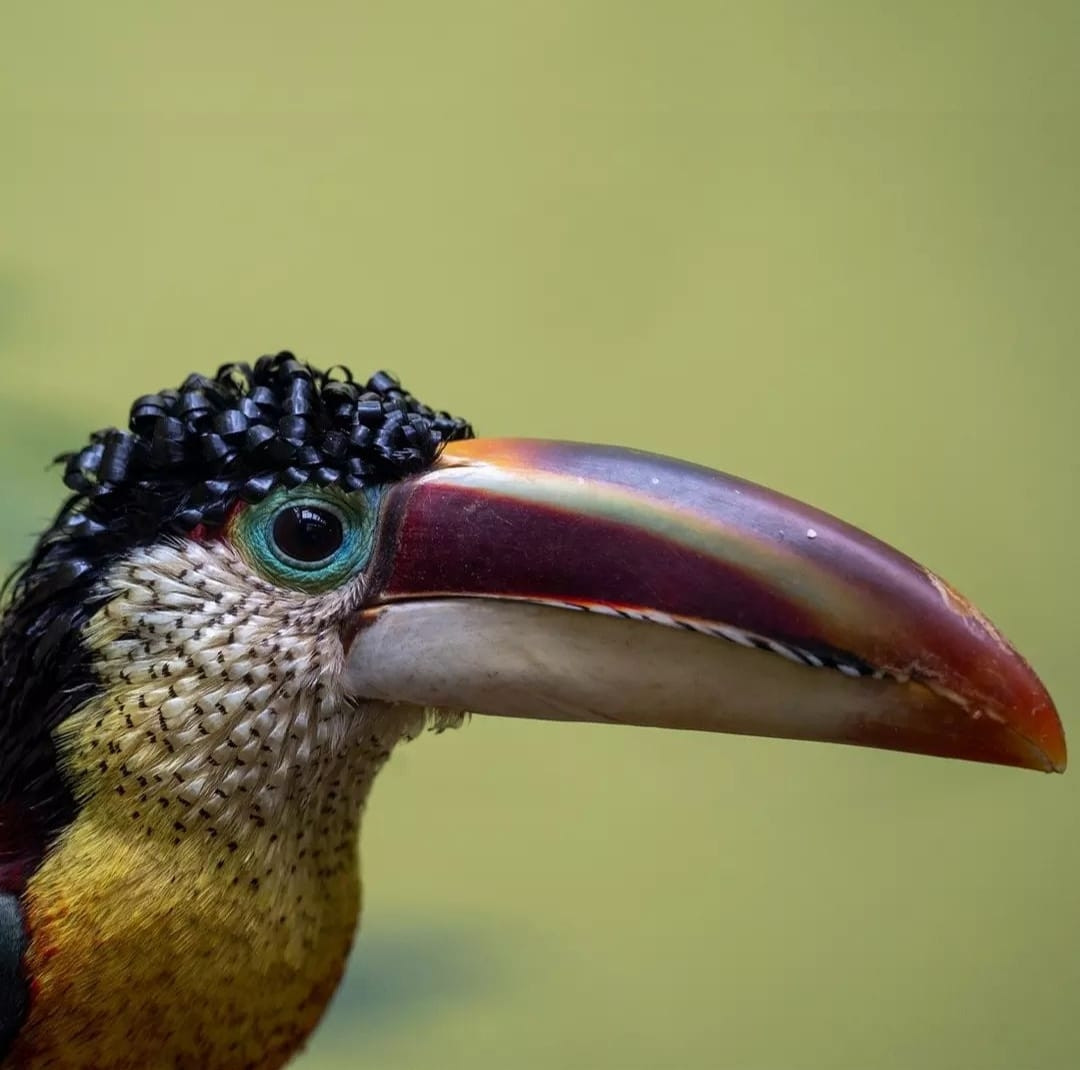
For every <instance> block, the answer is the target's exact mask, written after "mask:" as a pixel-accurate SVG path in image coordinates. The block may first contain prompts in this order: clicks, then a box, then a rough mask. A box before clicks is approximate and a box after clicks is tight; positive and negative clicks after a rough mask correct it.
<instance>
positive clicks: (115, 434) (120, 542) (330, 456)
mask: <svg viewBox="0 0 1080 1070" xmlns="http://www.w3.org/2000/svg"><path fill="white" fill-rule="evenodd" d="M471 436H472V429H471V428H470V426H469V425H468V424H467V423H466V422H464V421H463V420H457V419H454V418H453V417H451V416H448V415H447V414H446V413H443V412H435V411H434V410H432V409H430V408H428V407H427V406H426V405H423V404H421V403H420V402H419V401H417V400H416V399H415V398H414V397H412V396H411V395H410V394H408V393H407V392H406V391H405V390H403V389H402V388H401V385H400V384H399V383H398V382H397V380H396V379H394V378H393V376H391V375H388V374H387V373H386V372H379V373H377V374H376V375H374V376H372V378H371V379H369V380H368V381H367V383H366V384H364V385H361V384H360V383H358V382H356V381H354V380H353V378H352V375H351V374H350V373H349V372H348V371H347V370H346V369H343V368H338V369H331V370H330V371H329V372H320V371H316V370H315V369H314V368H312V367H310V366H309V365H307V364H304V363H302V362H301V361H299V360H297V359H296V358H295V357H294V356H293V355H292V354H291V353H278V354H277V355H275V356H266V357H262V358H261V359H260V360H258V361H257V362H256V363H255V365H254V366H253V367H252V366H251V365H248V364H227V365H225V366H224V367H222V368H221V369H220V370H219V371H218V373H217V375H215V376H213V377H212V378H210V377H207V376H203V375H192V376H189V377H188V379H187V380H185V382H184V383H183V384H182V385H181V386H180V388H179V389H177V390H163V391H162V392H161V393H158V394H153V395H149V396H147V397H142V398H139V400H138V401H136V402H135V404H134V405H133V406H132V409H131V419H130V422H129V426H128V429H127V430H126V431H125V430H119V429H116V428H110V429H107V430H103V431H98V432H96V433H94V434H93V435H91V436H90V442H89V444H88V445H86V446H85V447H83V448H82V449H81V450H79V451H77V452H75V453H70V454H65V455H64V456H62V457H61V458H59V460H60V462H61V463H63V464H64V466H65V467H64V482H65V484H66V485H67V487H68V488H69V490H70V491H71V492H72V493H71V496H70V497H69V498H68V500H67V502H66V503H65V504H64V506H63V507H62V508H61V510H60V512H59V513H58V515H57V517H56V519H55V521H54V522H53V525H52V526H51V527H50V528H49V530H48V531H46V532H45V533H44V534H43V535H42V536H41V538H40V539H39V540H38V543H37V545H36V547H35V548H34V551H33V553H32V555H31V557H30V560H29V561H28V562H27V563H26V564H25V565H23V566H22V568H21V569H19V570H18V571H17V572H16V573H15V575H14V576H13V577H12V578H11V580H10V581H9V594H10V600H9V604H8V606H7V609H6V611H5V613H4V616H3V619H2V620H0V877H2V864H3V853H4V844H5V839H6V837H5V834H4V827H3V826H4V822H5V816H4V815H5V812H6V810H5V808H7V810H10V809H11V806H12V805H13V804H15V803H18V804H19V809H20V810H21V811H22V816H20V817H19V820H20V821H24V819H25V817H26V815H27V814H28V813H32V814H36V815H37V817H38V818H39V819H40V823H41V824H42V825H43V827H44V828H45V829H46V830H47V829H48V828H50V827H52V828H55V827H56V826H57V824H62V823H63V821H64V818H65V813H64V811H66V810H68V809H70V798H69V797H68V796H67V794H66V792H64V791H63V790H62V788H61V787H60V786H59V784H58V778H57V773H56V769H55V756H54V754H53V750H52V743H51V736H50V733H51V731H52V729H53V728H55V727H56V725H58V724H60V723H61V722H63V721H64V720H65V719H66V718H67V717H68V716H69V715H70V714H71V713H73V712H74V711H75V710H76V709H77V708H78V707H79V706H80V705H82V704H83V703H84V702H85V701H86V699H87V698H88V697H89V696H90V695H91V694H92V693H93V691H94V687H95V681H94V679H93V676H92V673H91V670H90V666H89V665H88V663H87V655H86V652H85V650H84V649H83V646H82V642H81V638H80V631H81V629H82V626H83V624H85V622H86V620H87V619H88V618H89V616H90V615H92V613H93V612H94V610H95V609H96V608H97V606H96V605H95V604H93V599H94V596H95V587H96V585H97V581H98V580H99V578H100V577H101V575H102V574H103V572H104V571H105V570H106V569H107V568H108V567H109V565H110V564H111V563H112V562H113V561H115V560H116V559H117V558H119V557H121V556H122V555H124V554H125V553H128V552H130V551H131V550H132V549H134V548H135V547H138V546H146V545H150V544H151V543H153V542H156V541H158V540H159V539H161V538H162V537H163V536H166V535H170V534H172V535H180V534H184V533H187V532H190V531H191V530H192V529H194V528H195V527H197V526H198V525H205V526H206V527H210V528H212V527H214V526H215V525H219V524H221V523H222V522H223V521H224V519H225V518H226V516H227V514H228V512H229V509H230V508H231V506H232V505H233V504H234V503H235V502H237V501H238V500H243V501H248V502H254V501H258V500H260V499H261V498H264V497H265V496H266V495H267V494H269V493H271V492H272V491H273V490H274V489H276V488H277V487H279V486H285V487H294V486H299V485H301V484H304V483H316V484H318V485H320V486H340V487H342V488H343V489H345V490H356V489H359V488H360V487H363V486H368V485H371V484H373V483H387V482H393V481H394V480H397V479H401V478H403V477H404V476H407V475H411V474H413V473H415V472H419V471H421V470H423V469H424V468H426V467H427V466H429V465H430V464H431V463H432V462H433V461H434V460H435V458H436V456H437V455H438V453H439V450H440V449H441V448H442V446H443V445H444V444H445V443H447V442H449V441H451V440H452V439H456V438H469V437H471ZM7 839H8V840H10V837H7ZM0 883H2V881H0Z"/></svg>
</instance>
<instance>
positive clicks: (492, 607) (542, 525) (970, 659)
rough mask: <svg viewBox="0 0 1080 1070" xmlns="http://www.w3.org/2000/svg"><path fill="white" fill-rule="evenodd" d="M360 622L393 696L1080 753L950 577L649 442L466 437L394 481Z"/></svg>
mask: <svg viewBox="0 0 1080 1070" xmlns="http://www.w3.org/2000/svg"><path fill="white" fill-rule="evenodd" d="M353 632H354V634H353V636H352V641H351V644H350V647H349V653H348V674H349V682H350V686H351V687H352V688H353V689H354V691H355V692H356V694H357V695H359V696H363V697H365V698H369V699H374V700H380V701H385V702H401V703H409V704H412V705H419V706H425V707H438V708H444V709H453V710H460V711H470V712H473V713H485V714H503V715H509V716H520V717H540V718H547V719H556V720H582V721H607V722H616V723H625V724H637V725H652V726H657V727H665V728H688V729H698V730H706V731H717V732H736V733H745V734H751V735H760V736H777V737H783V738H789V739H810V740H822V741H829V742H835V743H849V744H858V745H862V746H871V747H882V748H888V749H892V750H900V751H911V752H915V753H919V754H932V755H941V756H945V757H951V758H966V759H971V760H974V761H983V762H996V763H999V764H1003V765H1013V766H1022V767H1025V768H1029V769H1039V770H1045V771H1048V772H1049V771H1057V772H1061V771H1063V770H1064V768H1065V763H1066V752H1065V738H1064V734H1063V731H1062V727H1061V723H1060V721H1059V719H1058V716H1057V713H1056V711H1055V709H1054V705H1053V702H1052V701H1051V699H1050V696H1049V695H1048V694H1047V692H1046V690H1045V688H1044V687H1043V686H1042V684H1041V683H1040V681H1039V679H1038V677H1037V676H1036V675H1035V673H1034V672H1033V671H1032V670H1031V669H1030V668H1029V666H1028V665H1027V663H1026V662H1025V661H1024V659H1023V658H1022V657H1021V656H1020V655H1019V654H1018V653H1017V652H1016V651H1015V650H1014V649H1013V648H1012V647H1011V646H1010V645H1009V643H1008V642H1006V640H1005V639H1004V638H1002V636H1001V635H1000V634H999V633H998V632H997V630H996V629H995V628H994V627H993V625H991V624H990V622H989V621H987V620H986V618H985V617H983V616H982V615H981V614H980V613H979V612H978V610H976V609H975V608H974V607H973V606H972V605H971V604H970V603H968V602H967V601H966V600H965V599H963V598H962V597H961V596H960V595H958V594H957V593H956V592H955V591H953V590H952V589H951V588H950V587H949V586H948V585H947V584H945V583H944V582H943V581H942V580H940V579H938V578H937V577H936V576H934V575H933V574H932V573H930V572H928V571H927V570H926V569H924V568H922V567H921V566H920V565H917V564H916V563H915V562H914V561H912V560H910V559H909V558H907V557H905V556H904V555H903V554H901V553H898V552H897V551H896V550H893V549H892V548H890V547H889V546H886V545H885V544H884V543H881V542H879V541H877V540H876V539H874V538H871V537H870V536H869V535H866V534H864V533H863V532H861V531H859V530H857V529H855V528H853V527H850V526H849V525H847V524H844V523H843V522H841V521H839V520H836V519H835V518H833V517H830V516H828V515H826V514H825V513H822V512H819V511H818V510H816V509H812V508H810V507H808V506H805V505H802V504H800V503H798V502H795V501H793V500H791V499H789V498H785V497H783V496H782V495H779V494H776V493H773V492H772V491H769V490H766V489H764V488H762V487H759V486H755V485H754V484H752V483H747V482H744V481H742V480H739V479H735V478H733V477H731V476H726V475H721V474H719V473H717V472H713V471H710V470H708V469H705V468H699V467H697V466H694V465H689V464H684V463H681V462H678V461H673V460H669V459H666V458H663V457H657V456H654V455H651V454H646V453H639V452H635V451H631V450H623V449H615V448H608V447H599V446H582V445H574V444H569V443H554V442H539V441H528V440H484V439H478V440H472V441H467V442H460V443H454V444H452V445H450V446H449V447H448V448H447V449H446V450H445V451H444V453H443V454H442V455H441V458H440V459H439V461H438V463H437V464H436V466H435V467H434V468H432V469H430V470H429V471H427V472H426V473H424V474H422V475H420V476H418V477H414V478H412V479H410V480H407V481H404V482H402V483H398V484H394V485H392V486H390V487H388V488H387V489H386V491H385V493H384V497H383V501H382V506H381V512H380V521H379V534H378V538H377V540H376V550H375V555H374V560H373V564H372V567H371V569H370V572H369V582H368V587H367V592H366V599H365V608H364V609H363V610H362V611H361V613H360V616H359V619H358V620H357V622H356V623H355V625H354V629H353Z"/></svg>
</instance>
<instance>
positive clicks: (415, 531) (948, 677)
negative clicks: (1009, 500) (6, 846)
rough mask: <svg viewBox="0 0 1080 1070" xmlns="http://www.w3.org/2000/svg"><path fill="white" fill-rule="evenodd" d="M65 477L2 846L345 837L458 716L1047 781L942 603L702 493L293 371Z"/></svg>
mask: <svg viewBox="0 0 1080 1070" xmlns="http://www.w3.org/2000/svg"><path fill="white" fill-rule="evenodd" d="M62 460H63V463H64V466H65V467H64V479H65V482H66V485H67V487H68V488H69V490H70V492H71V496H70V498H69V500H68V501H67V502H66V503H65V505H64V506H63V508H62V509H61V511H60V513H59V515H58V516H57V518H56V520H55V522H54V523H53V525H52V526H51V527H50V529H49V530H48V531H47V532H46V533H45V534H44V535H43V536H42V537H41V539H40V540H39V542H38V544H37V546H36V548H35V550H34V552H33V554H32V556H31V559H30V560H29V562H28V563H27V564H26V565H25V566H24V567H23V568H22V569H21V570H20V571H19V572H18V573H17V574H16V576H15V577H14V581H13V584H12V586H11V589H10V597H9V604H8V608H7V611H6V613H5V616H4V618H3V623H2V625H0V719H2V720H0V732H2V735H3V738H4V741H5V753H4V756H3V758H2V759H0V773H2V774H3V776H4V778H5V781H6V783H7V784H8V789H7V791H6V793H5V794H6V798H7V799H8V800H13V799H19V800H22V816H21V817H20V820H22V819H23V818H25V816H26V814H31V815H33V817H34V820H36V821H38V822H40V823H41V824H42V825H44V826H60V825H62V824H63V823H64V820H65V819H66V817H67V816H69V815H70V812H71V810H72V808H73V807H76V806H77V805H78V804H79V801H80V799H81V798H82V797H84V796H86V795H89V794H92V793H94V792H100V791H103V790H107V791H109V792H112V793H114V794H115V795H116V796H117V799H118V800H119V801H118V803H117V805H118V806H120V807H122V808H123V809H124V810H125V812H130V813H131V814H133V815H135V816H134V817H133V820H134V821H136V822H145V821H147V816H146V815H147V811H148V810H149V811H152V812H153V813H155V814H157V816H156V817H155V818H154V819H153V822H154V823H153V825H152V827H153V829H155V830H164V831H166V833H167V834H169V835H172V834H174V833H175V836H176V839H177V841H178V842H179V839H180V838H181V837H182V836H184V835H187V834H189V833H190V832H191V831H192V830H193V829H194V830H199V831H200V832H202V833H204V834H206V835H212V836H214V837H216V838H218V839H219V841H220V842H222V843H223V844H225V845H227V846H231V848H232V849H235V847H236V844H237V842H238V840H239V837H240V835H241V832H242V830H243V829H245V828H251V827H255V828H259V829H269V830H272V829H273V828H274V827H275V824H276V822H277V820H278V816H279V815H280V813H281V812H282V810H283V808H288V807H290V806H292V807H293V808H296V807H300V808H302V809H303V810H304V811H305V812H306V813H308V814H309V815H310V819H311V821H312V822H315V821H318V820H321V819H322V817H323V816H324V815H325V817H326V820H327V821H331V820H335V821H336V820H340V821H341V822H343V823H344V824H343V829H342V831H347V829H346V827H345V826H348V824H349V822H350V821H352V820H353V818H352V817H350V816H349V815H351V814H353V813H354V812H355V811H356V810H357V809H358V808H359V806H360V805H361V803H362V798H363V794H364V792H365V790H366V785H367V784H368V782H369V781H370V774H371V772H372V771H373V770H376V769H377V768H378V767H379V766H380V765H381V763H382V762H383V761H384V760H385V759H386V758H387V757H388V755H389V754H390V752H391V750H392V749H393V747H394V745H395V744H396V743H397V742H398V741H400V740H401V739H403V738H409V737H411V736H414V735H415V734H416V733H417V732H418V731H419V730H420V729H421V728H422V727H424V726H425V725H435V726H436V727H444V726H447V725H453V724H456V723H457V722H458V721H460V719H461V717H462V715H463V714H465V713H467V712H472V713H480V714H495V715H500V714H501V715H510V716H523V717H540V718H546V719H553V720H586V721H600V722H613V723H625V724H636V725H651V726H659V727H669V728H683V729H697V730H708V731H726V732H737V733H750V734H756V735H766V736H779V737H788V738H797V739H808V740H822V741H830V742H840V743H849V744H860V745H867V746H874V747H884V748H890V749H894V750H902V751H911V752H917V753H923V754H930V755H938V756H947V757H955V758H966V759H974V760H979V761H988V762H997V763H1001V764H1007V765H1013V766H1022V767H1027V768H1032V769H1040V770H1047V771H1049V770H1061V769H1063V768H1064V765H1065V743H1064V737H1063V734H1062V729H1061V725H1060V722H1059V721H1058V718H1057V714H1056V712H1055V710H1054V707H1053V704H1052V702H1051V700H1050V698H1049V695H1048V694H1047V692H1046V690H1045V689H1044V688H1043V686H1042V684H1041V683H1040V682H1039V680H1038V678H1037V677H1036V676H1035V674H1034V673H1033V672H1032V670H1031V669H1030V668H1029V667H1028V665H1027V664H1026V662H1025V661H1024V660H1023V659H1022V658H1021V657H1020V655H1019V654H1017V653H1016V651H1015V650H1014V649H1013V648H1012V647H1011V646H1010V645H1009V644H1008V643H1007V642H1006V641H1005V640H1004V639H1003V638H1002V636H1001V635H1000V634H999V633H998V632H997V630H996V629H995V628H994V627H993V626H992V625H991V624H990V623H989V622H988V621H987V620H986V619H985V618H984V617H983V616H982V615H981V614H980V613H979V612H978V611H977V610H976V609H975V608H974V607H973V606H972V605H971V604H970V603H968V602H967V601H966V600H964V599H963V598H962V597H961V596H960V595H958V594H957V593H956V592H955V591H953V590H952V589H951V588H950V587H949V586H948V585H947V584H946V583H945V582H944V581H942V580H940V579H939V578H937V577H936V576H934V575H933V574H931V573H930V572H928V571H927V570H926V569H924V568H922V567H921V566H919V565H917V564H915V563H914V562H913V561H911V560H910V559H908V558H907V557H905V556H903V555H902V554H900V553H898V552H897V551H895V550H893V549H891V548H889V547H888V546H886V545H884V544H883V543H881V542H878V541H877V540H875V539H873V538H871V537H869V536H868V535H865V534H864V533H862V532H860V531H858V530H856V529H854V528H852V527H850V526H848V525H846V524H844V523H842V522H840V521H838V520H836V519H834V518H832V517H830V516H828V515H826V514H824V513H821V512H819V511H817V510H815V509H812V508H810V507H808V506H804V505H801V504H799V503H797V502H795V501H792V500H791V499H788V498H785V497H783V496H781V495H778V494H775V493H773V492H771V491H768V490H765V489H763V488H761V487H758V486H756V485H754V484H751V483H747V482H744V481H742V480H739V479H736V478H733V477H730V476H725V475H721V474H718V473H716V472H713V471H710V470H707V469H704V468H700V467H697V466H694V465H689V464H684V463H681V462H677V461H673V460H669V459H665V458H661V457H657V456H654V455H650V454H645V453H639V452H634V451H631V450H624V449H615V448H606V447H594V446H584V445H575V444H567V443H551V442H542V441H530V440H484V439H475V438H473V436H472V431H471V428H470V427H469V425H468V424H467V423H465V422H464V421H462V420H457V419H454V418H452V417H450V416H448V415H446V414H445V413H441V412H436V411H433V410H432V409H430V408H428V407H427V406H425V405H423V404H421V403H419V402H418V401H416V400H415V399H414V398H413V397H412V396H410V395H409V394H408V393H406V392H405V391H404V390H403V389H402V388H401V387H400V385H399V384H398V383H397V382H396V381H395V380H394V379H393V378H392V377H391V376H389V375H386V374H383V373H380V374H378V375H376V376H374V377H373V378H372V379H370V380H369V381H368V382H367V383H366V384H361V383H360V382H357V381H355V380H354V379H353V378H352V377H351V375H350V374H349V373H348V372H346V371H344V370H335V371H331V372H330V373H321V372H318V371H315V370H313V369H312V368H310V367H309V366H308V365H306V364H304V363H301V362H300V361H298V360H296V359H295V358H294V357H293V356H292V355H291V354H287V353H283V354H278V355H277V356H273V357H264V358H262V359H261V360H259V361H258V362H257V363H256V364H255V365H254V366H253V367H250V366H247V365H242V364H236V365H228V366H226V367H224V368H222V369H221V370H220V371H219V373H218V374H217V375H216V376H214V377H206V376H198V375H195V376H191V377H189V378H188V379H187V380H186V381H185V382H184V383H183V384H182V385H181V386H180V387H179V389H176V390H166V391H163V392H161V393H159V394H155V395H152V396H147V397H142V398H140V399H139V400H138V401H136V402H135V404H134V406H133V407H132V410H131V417H130V423H129V426H128V428H127V429H126V430H115V429H114V430H106V431H102V432H99V433H96V434H94V435H93V436H92V437H91V440H90V442H89V444H88V445H86V446H85V447H84V448H82V449H81V450H78V451H76V452H73V453H71V454H69V455H66V456H65V457H64V458H63V459H62ZM161 800H164V801H161ZM159 801H160V802H161V813H160V814H158V811H157V809H156V808H157V806H158V803H159ZM0 810H2V800H0ZM149 827H151V826H148V828H149ZM266 835H270V836H272V835H273V832H268V833H266Z"/></svg>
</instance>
